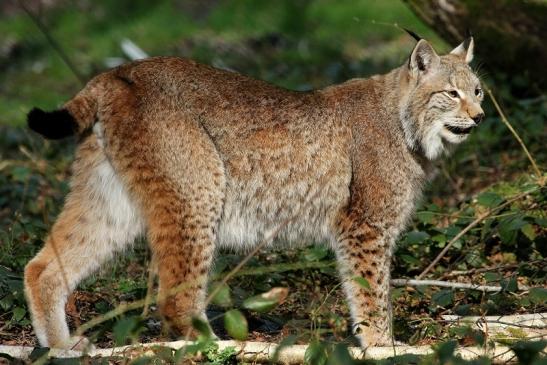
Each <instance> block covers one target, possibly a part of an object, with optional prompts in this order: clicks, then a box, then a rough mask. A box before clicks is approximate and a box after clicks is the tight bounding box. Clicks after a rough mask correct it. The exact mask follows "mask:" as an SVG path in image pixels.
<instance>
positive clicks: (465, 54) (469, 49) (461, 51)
mask: <svg viewBox="0 0 547 365" xmlns="http://www.w3.org/2000/svg"><path fill="white" fill-rule="evenodd" d="M474 48H475V41H474V40H473V37H468V38H466V40H465V41H463V42H462V43H461V44H460V45H459V46H458V47H456V48H454V49H453V50H452V52H450V54H455V55H457V56H460V57H461V58H463V59H464V60H465V62H466V63H469V62H471V61H472V60H473V50H474Z"/></svg>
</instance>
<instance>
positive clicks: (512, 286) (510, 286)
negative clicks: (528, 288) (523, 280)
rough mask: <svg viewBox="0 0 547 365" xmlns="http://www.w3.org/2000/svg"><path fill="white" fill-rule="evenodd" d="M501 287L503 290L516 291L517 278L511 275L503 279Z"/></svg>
mask: <svg viewBox="0 0 547 365" xmlns="http://www.w3.org/2000/svg"><path fill="white" fill-rule="evenodd" d="M502 288H503V290H505V291H508V292H511V293H515V292H516V291H518V285H517V278H516V277H514V276H512V277H510V278H509V280H504V281H503V284H502Z"/></svg>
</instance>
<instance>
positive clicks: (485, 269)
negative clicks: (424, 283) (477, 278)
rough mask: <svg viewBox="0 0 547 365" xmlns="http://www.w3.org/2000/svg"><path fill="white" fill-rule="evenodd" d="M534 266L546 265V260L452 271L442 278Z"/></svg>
mask: <svg viewBox="0 0 547 365" xmlns="http://www.w3.org/2000/svg"><path fill="white" fill-rule="evenodd" d="M535 264H547V259H537V260H531V261H525V262H519V263H515V264H506V265H495V266H489V267H481V268H475V269H470V270H454V271H451V272H447V273H445V274H443V275H442V278H443V279H447V278H452V277H454V276H464V275H473V274H480V273H484V272H489V271H504V270H510V269H516V268H520V267H523V266H527V265H535Z"/></svg>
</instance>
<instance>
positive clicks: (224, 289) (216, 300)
mask: <svg viewBox="0 0 547 365" xmlns="http://www.w3.org/2000/svg"><path fill="white" fill-rule="evenodd" d="M210 291H211V292H214V291H216V293H215V296H214V297H213V299H212V300H211V302H212V303H213V304H216V305H218V306H220V307H230V306H231V305H232V297H231V295H230V287H229V286H228V284H226V283H220V282H216V283H212V284H211V289H210Z"/></svg>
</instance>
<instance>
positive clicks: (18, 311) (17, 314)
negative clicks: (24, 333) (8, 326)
mask: <svg viewBox="0 0 547 365" xmlns="http://www.w3.org/2000/svg"><path fill="white" fill-rule="evenodd" d="M12 313H13V316H12V317H11V318H12V320H14V321H15V322H19V321H21V320H22V319H23V318H25V314H27V311H26V310H25V308H21V307H15V308H13V311H12Z"/></svg>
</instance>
